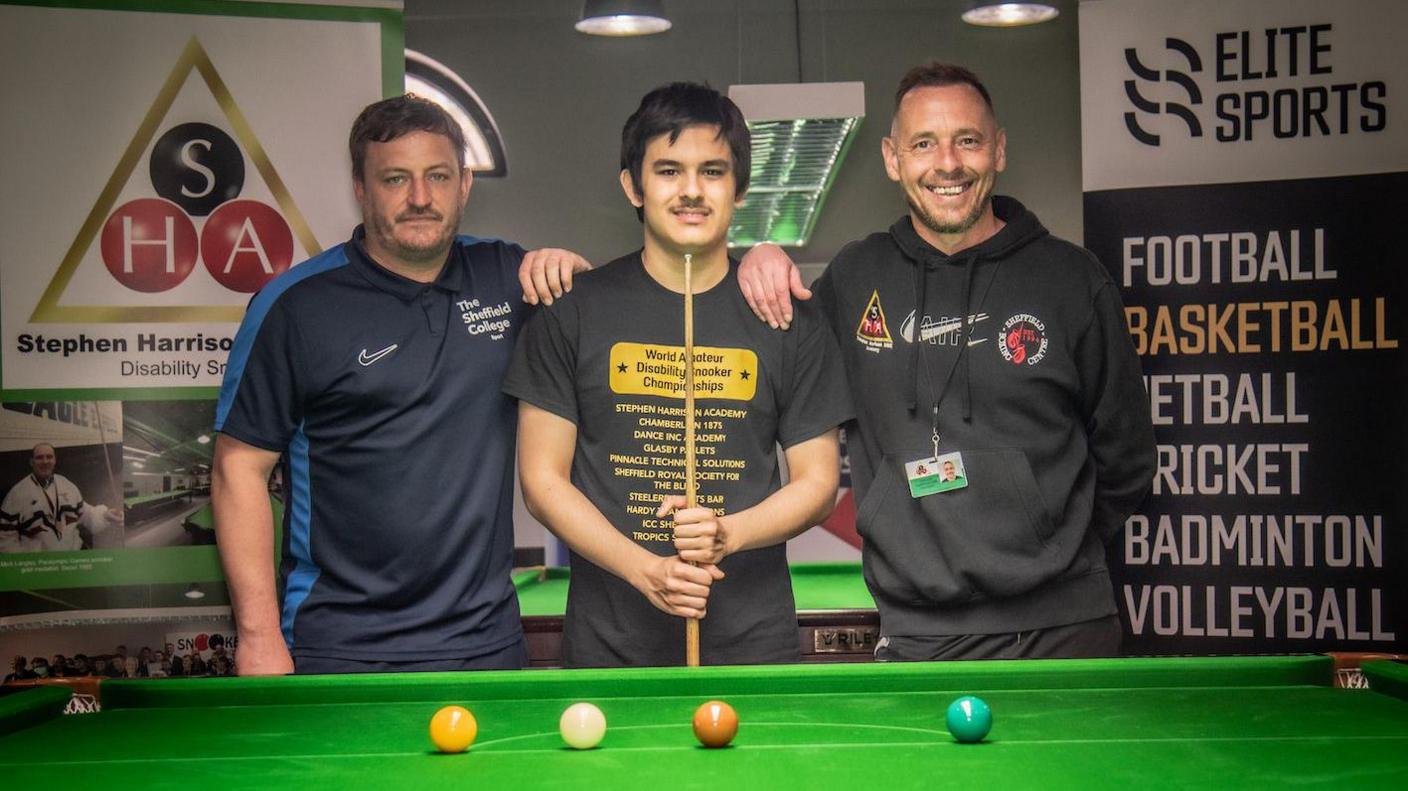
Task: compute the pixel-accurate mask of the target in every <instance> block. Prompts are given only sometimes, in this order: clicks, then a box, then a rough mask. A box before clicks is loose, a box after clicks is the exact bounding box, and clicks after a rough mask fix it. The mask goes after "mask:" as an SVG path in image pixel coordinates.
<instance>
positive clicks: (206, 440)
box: [196, 434, 210, 445]
mask: <svg viewBox="0 0 1408 791" xmlns="http://www.w3.org/2000/svg"><path fill="white" fill-rule="evenodd" d="M196 442H199V443H200V444H202V445H209V444H210V435H209V434H201V435H200V436H199V437H196Z"/></svg>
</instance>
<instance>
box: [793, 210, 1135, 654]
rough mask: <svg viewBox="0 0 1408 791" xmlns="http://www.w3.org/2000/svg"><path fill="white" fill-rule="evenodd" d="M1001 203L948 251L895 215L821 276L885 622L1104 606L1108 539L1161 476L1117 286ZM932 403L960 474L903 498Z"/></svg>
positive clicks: (924, 443) (1048, 615) (1109, 597)
mask: <svg viewBox="0 0 1408 791" xmlns="http://www.w3.org/2000/svg"><path fill="white" fill-rule="evenodd" d="M993 211H994V213H995V214H996V215H997V217H998V218H999V219H1001V220H1002V221H1004V222H1005V223H1006V225H1005V226H1004V227H1003V228H1002V230H1000V231H999V232H998V233H997V234H995V235H994V236H993V237H992V238H990V239H988V240H986V241H984V242H983V243H981V244H979V245H976V246H974V247H971V248H969V249H966V250H963V251H961V252H959V253H957V254H955V255H952V256H949V255H945V254H944V253H942V252H940V251H939V250H938V249H936V248H934V247H932V246H931V245H929V244H928V243H927V242H925V241H924V240H923V239H922V238H921V237H920V236H919V235H918V234H917V233H916V232H915V230H914V227H913V224H912V223H911V221H910V219H909V217H908V216H905V217H902V218H900V220H899V221H898V222H896V223H895V224H894V225H893V226H892V227H891V228H890V230H889V232H887V233H877V234H872V235H871V236H869V237H866V238H865V239H862V240H860V241H858V242H854V243H852V244H850V245H847V246H846V247H845V249H843V250H842V251H841V252H840V254H838V255H837V257H836V260H835V261H833V262H832V264H831V266H830V267H829V268H828V269H827V271H826V273H825V274H823V275H822V277H821V279H820V280H819V281H818V283H817V295H818V297H819V299H820V300H821V303H822V306H823V308H824V309H825V313H826V315H827V317H828V319H829V320H830V322H831V325H832V329H833V330H835V332H836V335H837V337H838V339H839V340H840V345H841V349H842V354H843V355H844V357H845V361H846V372H847V375H848V376H849V378H850V384H851V391H852V396H853V399H854V402H855V406H856V414H857V415H858V416H859V417H858V418H857V421H856V423H854V424H852V425H850V426H848V427H847V445H848V449H849V451H850V457H851V467H852V480H853V482H854V486H855V492H856V498H857V505H856V526H857V529H858V530H859V532H860V534H861V536H862V537H863V538H864V540H865V550H864V565H865V578H866V582H867V584H868V585H869V586H870V590H871V593H872V594H873V595H874V596H875V600H876V602H877V603H878V605H879V608H880V617H881V623H882V626H883V630H884V633H885V634H889V635H951V634H993V633H1001V632H1013V631H1021V630H1027V629H1035V628H1043V627H1051V626H1059V625H1063V624H1070V623H1078V622H1080V621H1085V620H1090V619H1092V618H1098V617H1102V616H1106V615H1110V614H1113V613H1114V612H1115V602H1114V595H1113V591H1112V588H1111V583H1110V578H1109V572H1108V570H1107V569H1106V566H1105V554H1104V542H1106V541H1108V540H1110V539H1111V538H1113V537H1114V536H1115V535H1117V534H1118V533H1119V532H1120V530H1121V529H1122V527H1123V525H1124V520H1125V518H1126V517H1128V516H1129V514H1130V513H1132V512H1133V511H1134V509H1135V508H1136V507H1137V506H1138V505H1139V503H1140V501H1141V500H1142V499H1143V497H1144V495H1145V493H1146V492H1147V491H1148V488H1149V483H1150V481H1151V480H1152V478H1153V473H1154V431H1153V426H1152V423H1151V422H1150V417H1149V402H1148V398H1147V396H1146V394H1145V391H1144V386H1143V383H1142V381H1141V378H1140V375H1141V374H1140V367H1139V360H1138V358H1137V356H1136V355H1135V353H1134V348H1133V345H1132V344H1131V343H1130V339H1129V335H1128V332H1127V330H1126V326H1125V319H1124V308H1123V306H1122V305H1121V303H1120V297H1119V293H1118V290H1117V288H1116V287H1115V284H1114V283H1113V282H1112V281H1111V279H1110V276H1109V274H1108V273H1107V272H1106V271H1105V269H1104V268H1103V267H1102V266H1101V265H1100V263H1099V262H1098V261H1096V260H1095V258H1094V257H1093V256H1092V255H1091V254H1090V253H1089V252H1087V251H1085V250H1083V249H1081V248H1079V247H1076V246H1075V245H1072V244H1070V243H1068V242H1064V241H1061V240H1060V239H1056V238H1055V237H1053V236H1051V235H1050V234H1049V233H1048V232H1047V230H1046V229H1045V228H1044V227H1042V225H1041V223H1040V222H1039V221H1038V220H1037V218H1036V216H1035V215H1033V214H1032V213H1031V212H1029V211H1027V209H1026V208H1025V207H1024V206H1022V205H1021V204H1020V203H1018V202H1017V201H1015V200H1013V199H1011V198H1004V197H995V198H993ZM920 335H922V336H923V342H922V343H921V342H919V341H920V338H919V337H917V336H920ZM964 339H966V343H965V342H962V341H963V340H964ZM936 403H937V412H935V405H936ZM935 414H937V422H938V432H939V434H940V443H939V453H940V454H946V453H952V452H958V453H961V454H962V457H961V458H962V464H963V467H964V471H965V473H966V478H967V481H968V485H967V486H966V487H964V488H960V489H956V490H953V491H947V492H941V493H936V494H930V495H926V496H924V497H920V498H914V497H912V496H911V495H910V491H909V486H908V479H907V477H906V474H905V468H904V465H905V464H906V463H907V462H913V461H917V460H920V459H923V458H926V457H929V456H932V455H933V453H934V447H933V442H932V441H931V438H930V437H931V433H932V431H933V422H934V418H935Z"/></svg>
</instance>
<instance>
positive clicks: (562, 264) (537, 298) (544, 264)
mask: <svg viewBox="0 0 1408 791" xmlns="http://www.w3.org/2000/svg"><path fill="white" fill-rule="evenodd" d="M591 268H592V265H591V263H590V262H589V261H587V259H585V258H583V257H581V256H580V255H577V254H576V253H574V252H572V251H571V250H559V249H557V248H553V247H544V248H542V249H540V250H531V251H529V253H528V254H527V255H525V256H523V263H521V264H519V265H518V283H519V285H521V286H523V301H524V302H527V303H528V304H529V305H537V304H538V303H539V302H541V303H542V304H544V305H551V304H552V301H553V300H554V299H556V298H558V297H560V296H562V295H563V294H566V293H567V292H568V291H571V290H572V276H573V275H575V274H577V273H578V272H585V271H587V270H588V269H591Z"/></svg>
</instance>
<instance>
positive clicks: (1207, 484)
mask: <svg viewBox="0 0 1408 791" xmlns="http://www.w3.org/2000/svg"><path fill="white" fill-rule="evenodd" d="M1405 22H1408V7H1405V6H1404V5H1403V4H1402V3H1398V2H1393V1H1392V0H1355V2H1345V3H1322V2H1314V0H1259V1H1257V2H1241V3H1226V2H1216V1H1214V0H1197V1H1196V2H1186V3H1165V2H1160V1H1157V0H1123V1H1122V2H1101V3H1085V4H1082V6H1081V19H1080V40H1081V96H1082V100H1081V101H1082V107H1081V119H1082V145H1083V163H1084V164H1083V180H1084V189H1085V241H1086V246H1087V247H1089V248H1090V249H1091V250H1092V251H1093V252H1094V253H1095V254H1096V255H1097V256H1098V257H1099V258H1100V260H1101V261H1102V262H1104V263H1105V265H1106V266H1107V267H1108V268H1109V270H1110V273H1111V275H1112V276H1113V278H1114V279H1115V282H1116V283H1117V284H1118V285H1119V286H1120V288H1121V295H1122V297H1123V299H1124V302H1125V305H1126V313H1127V318H1128V322H1129V330H1130V335H1131V338H1132V339H1133V341H1134V345H1135V348H1136V350H1137V351H1138V353H1139V355H1140V357H1141V361H1142V363H1143V367H1144V373H1145V382H1146V386H1147V389H1148V393H1149V399H1150V405H1151V407H1152V411H1153V415H1154V422H1155V425H1156V430H1157V434H1158V442H1159V446H1158V472H1157V474H1156V476H1155V479H1154V482H1153V491H1152V493H1151V495H1150V498H1149V500H1148V502H1147V504H1146V506H1145V508H1144V509H1143V510H1142V512H1141V513H1139V514H1136V515H1135V516H1134V517H1132V518H1131V519H1130V520H1129V522H1128V525H1127V530H1126V534H1125V537H1124V540H1123V542H1121V543H1119V544H1118V545H1117V546H1116V547H1114V548H1113V549H1112V552H1111V556H1112V557H1111V560H1112V562H1113V563H1114V565H1115V566H1116V567H1117V568H1116V572H1117V582H1118V585H1117V597H1118V599H1119V600H1120V605H1121V610H1122V615H1123V617H1124V619H1125V623H1126V628H1127V630H1128V632H1127V636H1126V649H1127V650H1128V651H1130V652H1132V653H1247V652H1267V651H1321V650H1349V651H1392V650H1402V648H1403V646H1404V645H1405V642H1408V620H1405V618H1406V617H1408V615H1406V614H1405V600H1408V582H1405V577H1404V571H1405V565H1408V564H1406V563H1405V555H1408V547H1405V542H1404V538H1405V535H1408V522H1406V521H1405V520H1408V487H1405V485H1404V481H1405V480H1408V461H1405V457H1404V453H1403V440H1404V438H1405V437H1408V420H1405V418H1404V412H1403V407H1402V404H1403V403H1404V401H1405V399H1406V398H1408V349H1405V347H1404V346H1403V344H1402V341H1404V340H1405V339H1408V327H1405V323H1406V322H1405V313H1404V300H1405V299H1408V288H1406V286H1408V273H1405V267H1404V260H1403V259H1404V254H1403V252H1402V250H1401V248H1400V246H1399V245H1398V244H1397V243H1396V240H1395V238H1394V237H1395V236H1396V232H1397V230H1398V229H1399V223H1400V222H1401V217H1400V215H1401V214H1402V207H1403V206H1406V205H1408V128H1405V127H1404V126H1403V124H1402V119H1403V118H1404V117H1405V114H1408V101H1405V97H1408V50H1405V49H1404V48H1403V47H1402V46H1401V45H1400V44H1399V42H1398V41H1397V38H1398V36H1397V34H1396V32H1395V31H1396V30H1397V28H1398V25H1399V24H1400V23H1405Z"/></svg>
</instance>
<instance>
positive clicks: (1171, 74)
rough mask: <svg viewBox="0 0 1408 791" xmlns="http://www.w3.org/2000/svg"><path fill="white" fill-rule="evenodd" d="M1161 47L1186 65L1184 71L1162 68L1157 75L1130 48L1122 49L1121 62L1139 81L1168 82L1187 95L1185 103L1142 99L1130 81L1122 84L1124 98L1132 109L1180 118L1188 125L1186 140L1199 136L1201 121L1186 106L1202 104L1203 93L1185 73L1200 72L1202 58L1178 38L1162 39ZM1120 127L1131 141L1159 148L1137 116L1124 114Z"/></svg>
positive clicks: (1151, 133) (1201, 134)
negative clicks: (1123, 126)
mask: <svg viewBox="0 0 1408 791" xmlns="http://www.w3.org/2000/svg"><path fill="white" fill-rule="evenodd" d="M1164 46H1165V47H1167V48H1168V50H1169V51H1171V52H1174V53H1176V54H1178V55H1180V56H1182V58H1183V59H1184V61H1185V62H1186V63H1187V64H1188V71H1187V72H1183V71H1178V70H1177V69H1164V70H1163V72H1160V71H1159V70H1158V69H1151V68H1149V67H1148V66H1145V65H1144V64H1143V63H1141V62H1140V60H1139V53H1138V52H1136V51H1135V50H1134V49H1133V48H1132V47H1131V48H1127V49H1125V51H1124V61H1125V63H1126V64H1128V65H1129V70H1130V71H1132V72H1134V76H1135V77H1138V78H1139V79H1141V80H1146V81H1148V82H1159V81H1160V79H1161V78H1162V80H1163V81H1165V82H1170V83H1173V84H1175V85H1178V86H1179V87H1181V88H1182V89H1183V91H1184V92H1185V93H1186V94H1187V95H1188V104H1182V103H1180V102H1163V103H1162V104H1160V103H1159V102H1155V101H1150V100H1149V99H1146V98H1144V95H1143V94H1142V93H1141V92H1140V90H1139V84H1138V83H1136V82H1135V81H1134V80H1125V81H1124V93H1125V96H1126V97H1128V98H1129V103H1130V104H1132V105H1134V108H1135V109H1136V110H1138V111H1140V112H1144V113H1150V114H1152V115H1158V114H1159V113H1160V112H1164V113H1168V114H1170V115H1173V116H1176V117H1178V118H1181V119H1183V122H1184V123H1185V124H1187V125H1188V136H1189V137H1202V136H1203V122H1202V121H1200V120H1198V116H1197V115H1196V114H1194V112H1193V109H1192V107H1191V106H1190V105H1192V106H1197V105H1200V104H1202V103H1203V92H1202V90H1200V89H1199V88H1198V83H1196V82H1194V81H1193V78H1192V77H1191V76H1190V74H1189V72H1191V73H1193V74H1196V73H1198V72H1201V71H1202V70H1203V59H1202V58H1201V57H1199V56H1198V51H1197V50H1195V49H1193V45H1192V44H1189V43H1188V42H1186V41H1184V40H1182V39H1177V38H1166V39H1164ZM1124 125H1125V128H1127V129H1128V130H1129V133H1130V135H1132V136H1133V137H1134V139H1135V140H1138V141H1139V142H1141V143H1143V144H1144V145H1146V146H1157V145H1159V136H1158V135H1157V134H1154V133H1153V132H1149V131H1147V130H1145V129H1144V127H1143V126H1142V125H1140V123H1139V115H1138V114H1137V113H1134V112H1128V113H1125V114H1124Z"/></svg>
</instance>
